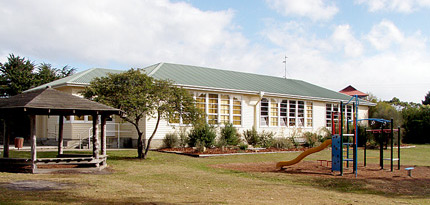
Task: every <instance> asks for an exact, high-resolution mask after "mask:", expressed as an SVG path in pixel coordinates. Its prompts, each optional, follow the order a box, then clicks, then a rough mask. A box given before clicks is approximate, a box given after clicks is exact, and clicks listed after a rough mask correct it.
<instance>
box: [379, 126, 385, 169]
mask: <svg viewBox="0 0 430 205" xmlns="http://www.w3.org/2000/svg"><path fill="white" fill-rule="evenodd" d="M379 165H380V166H381V169H384V126H383V125H382V124H381V133H380V134H379Z"/></svg>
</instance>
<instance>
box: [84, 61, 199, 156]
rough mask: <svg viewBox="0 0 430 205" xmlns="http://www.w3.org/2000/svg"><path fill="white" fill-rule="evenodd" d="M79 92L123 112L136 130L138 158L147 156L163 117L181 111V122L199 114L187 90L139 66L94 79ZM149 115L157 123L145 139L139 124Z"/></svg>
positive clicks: (195, 119)
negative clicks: (149, 73) (152, 74)
mask: <svg viewBox="0 0 430 205" xmlns="http://www.w3.org/2000/svg"><path fill="white" fill-rule="evenodd" d="M82 94H83V95H84V97H86V98H88V99H93V100H95V101H97V102H100V103H103V104H106V105H109V106H112V107H115V108H118V109H121V110H123V111H124V112H125V115H123V116H121V118H122V119H123V120H125V121H127V122H129V123H131V124H132V125H133V126H134V127H135V129H136V131H137V135H138V140H137V141H138V142H137V154H138V157H139V158H146V156H147V153H148V150H149V147H150V144H151V141H152V139H153V137H154V135H155V133H156V132H157V129H158V126H159V123H160V120H161V119H162V118H172V117H174V116H177V114H180V115H181V117H182V119H183V121H184V122H195V121H197V119H198V118H199V117H200V111H199V110H198V109H197V108H196V107H195V105H194V99H193V97H192V96H191V94H190V93H189V92H188V91H186V90H185V89H183V88H179V87H176V86H173V84H172V83H171V82H169V81H166V80H157V79H154V78H152V77H150V76H148V75H146V74H145V73H144V72H143V71H142V70H139V69H131V70H128V71H127V72H123V73H119V74H109V75H108V76H107V77H101V78H95V79H94V80H93V81H92V82H91V83H90V85H89V86H88V87H86V88H85V90H84V91H83V93H82ZM150 118H156V119H157V122H156V126H155V128H154V130H153V131H152V135H151V136H150V137H149V139H148V138H147V136H146V133H144V132H143V130H142V128H141V126H140V123H141V121H142V120H143V121H144V122H146V121H147V120H149V119H150ZM147 139H148V140H147Z"/></svg>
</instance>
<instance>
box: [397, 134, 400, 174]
mask: <svg viewBox="0 0 430 205" xmlns="http://www.w3.org/2000/svg"><path fill="white" fill-rule="evenodd" d="M397 134H398V137H397V149H398V151H397V157H398V158H399V161H398V162H397V168H398V169H399V170H400V126H398V127H397Z"/></svg>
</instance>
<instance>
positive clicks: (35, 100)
mask: <svg viewBox="0 0 430 205" xmlns="http://www.w3.org/2000/svg"><path fill="white" fill-rule="evenodd" d="M112 114H116V115H120V114H121V110H119V109H115V108H112V107H109V106H106V105H103V104H100V103H97V102H93V101H91V100H87V99H84V98H81V97H78V96H74V95H71V94H67V93H64V92H61V91H58V90H55V89H52V88H50V87H47V88H45V89H39V90H35V91H31V92H26V93H23V94H20V95H16V96H12V97H10V98H7V99H1V100H0V118H2V119H3V120H5V125H6V126H5V128H6V131H5V133H6V134H5V135H4V140H3V142H4V143H3V144H4V149H3V158H0V166H3V167H5V166H11V167H12V166H16V165H27V166H28V165H30V166H31V172H32V173H35V172H36V171H37V165H38V164H80V163H82V164H94V165H95V166H97V167H105V165H106V158H107V156H106V136H105V130H106V119H107V118H108V117H109V116H110V115H112ZM16 115H22V116H24V115H28V116H29V118H30V143H31V159H16V158H9V143H10V142H9V140H10V133H11V132H10V126H9V125H8V124H9V123H8V122H9V119H10V118H11V116H16ZM36 115H58V116H59V128H58V129H59V130H58V135H59V136H58V155H57V158H40V159H38V158H37V154H36V138H37V137H36V127H35V126H36ZM68 115H79V116H81V115H91V116H92V118H93V132H92V141H93V153H92V155H87V156H71V155H69V156H67V155H64V154H63V120H64V116H68ZM98 115H100V116H101V118H100V119H101V131H100V138H101V150H99V141H98V138H97V132H98V130H97V125H98V124H99V118H98ZM100 152H101V153H100Z"/></svg>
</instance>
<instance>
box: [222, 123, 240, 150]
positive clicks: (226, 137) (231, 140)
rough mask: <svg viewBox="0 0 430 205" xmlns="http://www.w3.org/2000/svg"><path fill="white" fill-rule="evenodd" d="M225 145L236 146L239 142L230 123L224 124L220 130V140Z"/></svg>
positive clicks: (238, 135) (237, 135)
mask: <svg viewBox="0 0 430 205" xmlns="http://www.w3.org/2000/svg"><path fill="white" fill-rule="evenodd" d="M220 140H222V141H224V143H225V144H226V145H233V146H236V145H237V144H239V142H240V134H239V133H238V132H237V129H236V128H235V127H234V126H233V124H232V123H226V124H225V126H224V127H223V128H221V138H220Z"/></svg>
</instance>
